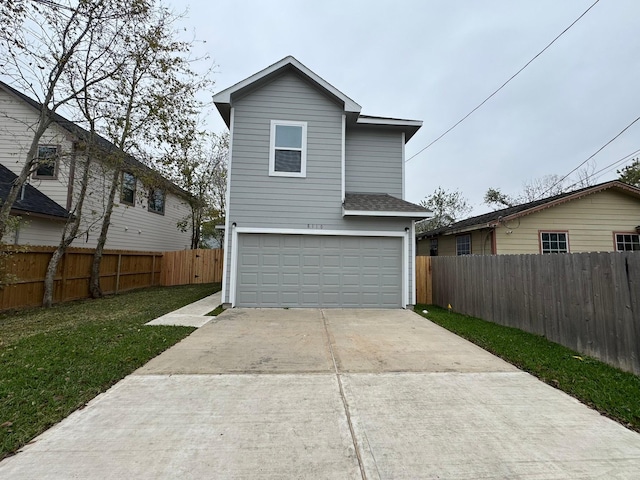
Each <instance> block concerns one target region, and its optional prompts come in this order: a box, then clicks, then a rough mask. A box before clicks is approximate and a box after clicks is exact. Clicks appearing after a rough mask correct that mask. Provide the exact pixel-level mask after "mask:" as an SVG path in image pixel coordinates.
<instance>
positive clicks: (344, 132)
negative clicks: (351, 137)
mask: <svg viewBox="0 0 640 480" xmlns="http://www.w3.org/2000/svg"><path fill="white" fill-rule="evenodd" d="M346 144H347V116H346V115H345V114H344V113H343V114H342V174H341V176H342V203H344V195H345V192H346V189H345V184H346V169H347V167H346V162H347V157H346V155H347V149H346Z"/></svg>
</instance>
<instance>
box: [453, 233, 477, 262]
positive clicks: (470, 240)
mask: <svg viewBox="0 0 640 480" xmlns="http://www.w3.org/2000/svg"><path fill="white" fill-rule="evenodd" d="M462 237H469V253H458V238H462ZM472 241H473V238H472V235H471V234H470V233H463V234H461V235H456V257H462V256H464V255H473V245H472Z"/></svg>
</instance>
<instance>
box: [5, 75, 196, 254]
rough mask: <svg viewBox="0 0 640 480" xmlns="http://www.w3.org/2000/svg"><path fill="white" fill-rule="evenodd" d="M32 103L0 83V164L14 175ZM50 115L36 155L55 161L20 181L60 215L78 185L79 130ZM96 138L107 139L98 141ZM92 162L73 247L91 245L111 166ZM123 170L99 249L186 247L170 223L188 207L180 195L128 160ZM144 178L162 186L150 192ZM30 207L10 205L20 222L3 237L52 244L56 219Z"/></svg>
mask: <svg viewBox="0 0 640 480" xmlns="http://www.w3.org/2000/svg"><path fill="white" fill-rule="evenodd" d="M37 107H38V104H37V103H36V102H35V101H34V100H32V99H30V98H28V97H26V96H25V95H23V94H22V93H21V92H18V91H16V90H15V89H13V88H11V87H9V86H8V85H6V84H4V83H2V82H0V165H3V166H4V167H6V168H7V169H8V170H9V171H11V172H13V173H14V174H16V175H17V174H19V173H20V171H21V169H22V166H23V164H24V161H25V158H26V155H27V151H28V149H29V145H30V143H31V139H32V130H31V127H32V126H33V125H35V124H36V122H37V118H38V113H37ZM54 118H55V121H54V123H53V124H52V125H51V126H50V127H49V129H48V130H47V132H46V133H45V135H44V137H43V139H42V141H41V142H40V146H39V147H40V148H39V153H40V155H42V156H48V155H52V156H54V158H55V162H52V163H51V164H50V165H43V166H42V168H39V169H38V171H37V172H35V173H34V174H33V175H32V176H31V177H30V178H29V180H28V182H29V184H30V186H31V187H34V188H36V189H37V190H39V191H40V192H41V193H42V194H44V195H45V196H46V197H48V198H49V199H50V200H52V201H53V202H55V203H56V204H57V205H59V206H60V207H62V208H63V209H65V210H66V211H67V212H73V210H74V207H75V197H76V196H77V193H78V190H79V183H80V176H81V175H80V173H79V172H81V171H82V170H83V165H84V162H85V154H84V152H83V148H82V144H83V142H82V138H81V136H82V132H83V130H82V129H81V128H80V127H79V126H78V125H75V124H73V123H72V122H70V121H68V120H66V119H64V118H63V117H61V116H59V115H55V117H54ZM84 133H86V132H84ZM100 142H102V144H103V145H106V144H108V142H107V141H106V140H105V139H102V138H100ZM92 165H93V166H92V169H91V175H90V178H91V180H90V184H89V185H90V186H89V189H88V191H89V195H88V196H87V200H86V201H85V205H84V210H83V215H82V231H83V235H82V236H81V237H80V238H77V239H76V240H75V241H74V242H73V244H72V246H75V247H87V248H94V247H95V246H96V243H97V239H98V235H99V230H100V227H101V223H102V222H101V219H102V217H103V214H104V211H105V203H106V198H107V197H108V190H109V184H108V182H109V179H110V178H111V177H112V172H113V170H112V169H111V168H110V167H109V166H107V165H106V164H104V163H102V162H100V161H98V160H96V161H94V162H93V164H92ZM124 169H125V172H124V173H123V174H122V175H121V177H120V178H121V185H120V192H119V194H118V195H117V196H116V205H115V208H114V210H113V214H112V216H111V225H110V228H109V234H108V237H107V243H106V246H105V248H108V249H122V250H148V251H171V250H182V249H185V248H189V247H190V245H191V236H190V232H189V231H187V232H182V231H180V229H179V228H178V226H177V225H178V223H179V222H180V221H182V220H184V219H185V218H186V217H187V216H188V214H189V212H190V209H189V206H188V204H187V202H186V198H188V197H187V194H186V192H184V191H182V190H180V189H179V188H178V187H176V186H175V185H173V184H172V183H170V182H168V181H166V180H164V179H163V178H162V177H161V176H160V175H159V174H158V173H157V172H154V171H153V170H151V169H150V168H148V167H146V166H144V165H142V164H141V163H140V162H138V161H137V160H135V159H133V158H131V157H129V158H127V159H126V160H125V167H124ZM5 173H6V172H5ZM131 175H133V176H131ZM5 176H6V175H5ZM123 179H124V180H125V181H124V182H123V181H122V180H123ZM147 179H153V184H155V185H162V186H161V187H157V188H156V190H155V193H154V192H153V191H152V190H153V189H152V188H150V187H149V186H148V185H149V182H148V181H147ZM16 203H18V202H16ZM35 210H37V209H35ZM35 210H34V209H31V210H29V208H26V207H20V206H19V205H16V208H15V209H14V211H13V212H12V213H13V214H14V215H16V216H19V217H20V218H21V221H20V226H19V228H18V231H17V232H16V233H15V234H14V235H13V236H12V237H11V238H9V239H8V241H11V242H14V243H17V244H20V245H57V244H58V243H59V242H60V238H61V234H62V228H63V226H64V219H61V218H59V217H58V218H54V217H53V216H51V215H43V214H42V213H41V212H37V211H35ZM5 241H7V239H5Z"/></svg>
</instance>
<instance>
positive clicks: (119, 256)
mask: <svg viewBox="0 0 640 480" xmlns="http://www.w3.org/2000/svg"><path fill="white" fill-rule="evenodd" d="M121 263H122V254H121V253H119V254H118V269H117V270H116V295H117V294H118V290H119V289H120V265H121Z"/></svg>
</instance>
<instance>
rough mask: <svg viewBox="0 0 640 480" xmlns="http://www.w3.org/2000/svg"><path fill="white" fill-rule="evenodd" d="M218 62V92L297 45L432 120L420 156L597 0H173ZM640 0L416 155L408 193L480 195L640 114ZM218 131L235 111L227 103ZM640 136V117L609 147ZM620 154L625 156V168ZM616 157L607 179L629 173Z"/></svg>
mask: <svg viewBox="0 0 640 480" xmlns="http://www.w3.org/2000/svg"><path fill="white" fill-rule="evenodd" d="M172 1H173V5H174V6H175V8H176V9H181V8H184V6H185V5H186V4H188V5H189V7H188V8H189V11H188V13H187V18H186V19H185V20H184V23H185V25H186V26H187V27H188V28H189V29H193V30H194V31H195V35H196V37H197V38H199V39H202V40H206V50H207V52H208V53H209V54H210V55H211V57H212V59H213V60H214V61H215V63H216V64H217V65H218V67H217V73H216V74H215V75H214V80H215V82H216V85H215V91H216V92H217V91H220V90H222V89H224V88H227V87H228V86H230V85H232V84H234V83H236V82H238V81H240V80H243V79H244V78H246V77H248V76H250V75H252V74H253V73H256V72H257V71H259V70H261V69H263V68H265V67H267V66H269V65H271V64H272V63H274V62H276V61H278V60H280V59H281V58H283V57H285V56H287V55H293V56H294V57H296V58H297V59H298V60H299V61H300V62H302V63H303V64H304V65H306V66H307V67H309V68H310V69H311V70H313V71H314V72H315V73H317V74H318V75H320V76H321V77H322V78H324V79H325V80H327V81H328V82H329V83H331V84H332V85H334V86H335V87H336V88H338V89H339V90H341V91H342V92H343V93H345V94H346V95H348V96H349V97H351V98H353V99H354V100H355V101H356V102H358V103H359V104H360V105H361V106H362V113H364V114H369V115H380V116H390V117H398V118H409V119H418V120H422V121H423V122H424V125H423V127H422V128H421V129H420V130H419V131H418V133H417V134H416V135H415V136H414V137H413V138H412V139H411V140H410V141H409V143H408V144H407V148H406V155H407V158H409V157H410V156H412V155H413V154H415V153H416V152H418V151H419V150H420V149H422V148H423V147H425V146H426V145H427V144H429V143H430V142H431V141H432V140H434V139H435V138H436V137H438V136H439V135H440V134H441V133H443V132H444V131H445V130H446V129H447V128H449V127H450V126H452V125H453V124H454V123H455V122H457V121H458V120H459V119H460V118H462V117H463V116H464V115H466V114H467V113H468V112H469V111H471V110H472V109H473V108H474V107H475V106H476V105H478V104H479V103H480V102H481V101H482V100H484V99H485V98H486V97H487V96H488V95H489V94H491V93H492V92H493V91H494V90H495V89H496V88H498V87H499V86H500V85H501V84H502V83H503V82H504V81H506V80H507V79H508V78H509V77H510V76H511V75H512V74H514V73H515V72H516V71H517V70H518V69H520V68H521V67H522V66H524V64H525V63H527V62H528V61H529V60H531V58H533V57H534V55H536V54H537V53H538V52H539V51H540V50H542V49H543V48H544V47H545V46H546V45H547V44H548V43H549V42H550V41H551V40H553V38H554V37H556V36H557V35H558V34H559V33H560V32H562V31H563V30H564V29H565V28H566V27H567V26H569V25H570V24H571V23H572V22H573V21H574V20H575V19H576V18H577V17H578V16H579V15H580V14H582V13H583V12H584V11H585V10H586V9H587V8H588V7H589V6H590V5H591V4H592V3H593V1H594V0H572V1H558V0H530V1H513V0H493V1H489V0H483V1H478V0H467V1H461V0H457V1H455V2H454V1H449V0H437V1H436V0H415V1H402V0H395V1H381V0H366V1H352V0H341V1H335V0H322V1H320V0H317V1H299V0H298V1H282V0H270V1H262V0H256V1H248V0H219V1H215V2H214V1H211V0H190V1H187V2H183V1H180V0H172ZM639 18H640V1H637V0H601V1H600V2H599V3H598V4H597V5H596V6H595V7H594V8H593V9H592V10H591V11H590V12H589V13H587V15H586V16H585V17H583V18H582V20H580V21H579V22H578V23H577V24H576V25H575V26H574V27H573V28H571V29H570V30H569V31H568V32H567V33H566V34H565V35H564V36H562V37H561V38H560V39H559V40H558V41H557V42H556V43H555V44H554V45H553V46H551V47H550V49H549V50H547V51H546V52H545V53H544V54H542V55H541V56H540V57H539V58H538V59H537V60H536V61H535V62H533V63H532V64H531V65H530V66H529V67H528V68H527V69H526V70H524V71H523V72H522V73H521V74H520V75H519V76H518V77H516V78H515V79H514V80H513V81H512V82H511V83H510V84H509V85H507V86H506V87H505V88H504V89H503V90H502V91H501V92H500V93H498V94H497V95H496V96H495V97H494V98H493V99H492V100H490V101H489V102H488V103H486V104H485V105H484V106H483V107H482V108H481V109H479V110H478V111H477V112H475V113H474V114H473V115H472V116H471V117H469V118H468V119H467V120H466V121H465V122H463V123H462V124H461V125H460V126H458V127H457V128H456V129H455V130H453V131H452V132H451V133H449V134H448V135H447V136H445V137H444V138H443V139H441V140H440V141H439V142H437V143H436V144H434V145H433V146H432V147H431V148H429V149H427V150H425V151H424V152H422V153H421V154H420V155H418V156H417V157H416V158H414V159H413V160H411V161H410V162H408V163H407V180H406V182H407V183H406V188H407V189H406V196H407V200H409V201H413V202H418V201H420V200H421V199H423V198H424V197H426V196H428V195H429V194H431V193H432V192H433V191H434V190H435V189H436V188H437V187H438V186H442V187H443V188H445V189H447V190H460V191H461V192H462V193H463V195H464V196H465V197H467V198H468V199H469V201H470V203H471V204H472V205H473V206H474V207H475V209H474V213H483V212H484V211H487V210H490V209H489V208H488V207H487V206H485V205H483V204H482V197H483V194H484V192H485V191H486V190H487V188H489V187H499V188H501V189H502V191H504V192H505V193H511V194H517V193H518V192H519V191H520V190H521V188H522V184H523V182H525V181H528V180H531V179H534V178H537V177H541V176H543V175H546V174H560V175H564V174H566V173H568V172H569V171H570V170H572V169H573V168H574V167H576V166H577V165H578V164H579V163H581V162H582V161H584V160H585V159H586V158H588V157H589V156H590V155H591V154H592V153H594V152H595V151H596V150H597V149H598V148H600V147H601V146H602V145H604V144H605V143H606V142H607V141H609V140H610V139H611V138H613V137H614V136H615V135H616V134H617V133H618V132H620V130H622V129H623V128H624V127H626V126H627V125H629V124H630V123H631V122H632V121H633V120H634V119H635V118H637V117H638V116H640V30H639V25H638V19H639ZM210 125H211V127H212V128H213V129H214V130H215V131H222V130H223V129H224V128H225V127H224V123H223V122H222V120H221V119H220V118H219V116H218V115H217V112H215V111H214V113H213V114H212V119H211V122H210ZM637 149H640V122H638V123H636V124H635V125H634V126H633V127H631V128H630V129H629V130H628V131H627V132H626V133H625V134H624V135H622V136H621V137H620V138H619V139H617V140H616V141H615V142H613V143H612V144H611V145H610V146H609V147H607V148H606V149H605V150H603V151H602V152H601V153H600V154H599V155H597V156H596V157H595V159H594V160H595V163H596V169H598V170H599V169H601V168H604V167H605V166H607V165H608V164H611V163H613V162H614V161H616V160H620V159H622V158H623V157H625V156H626V155H628V154H630V153H631V152H634V151H635V150H637ZM619 167H620V165H618V168H619ZM615 176H616V174H615V168H614V170H613V171H611V172H609V173H605V174H604V175H603V176H600V177H599V178H598V181H599V182H600V181H606V180H610V179H612V178H615Z"/></svg>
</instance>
